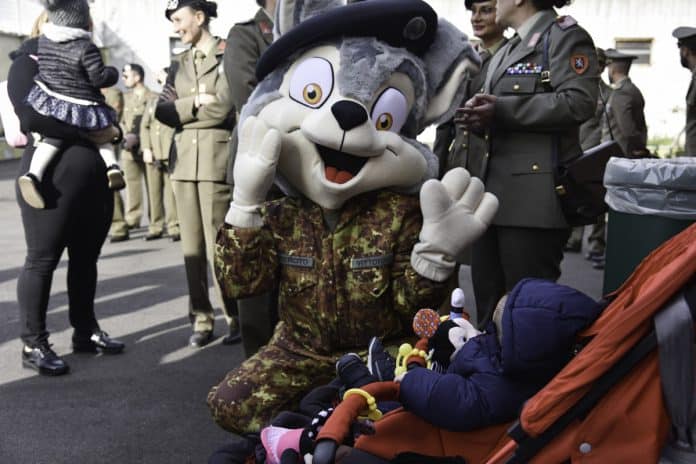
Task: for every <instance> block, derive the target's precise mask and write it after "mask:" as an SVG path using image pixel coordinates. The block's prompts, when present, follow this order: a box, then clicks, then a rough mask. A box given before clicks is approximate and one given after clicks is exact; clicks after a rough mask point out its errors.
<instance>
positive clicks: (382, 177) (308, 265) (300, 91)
mask: <svg viewBox="0 0 696 464" xmlns="http://www.w3.org/2000/svg"><path fill="white" fill-rule="evenodd" d="M274 32H275V35H276V40H275V42H274V43H273V44H272V45H271V46H270V48H269V49H268V50H267V51H266V53H265V54H264V55H263V56H262V57H261V59H260V61H259V63H258V66H257V70H256V73H257V77H258V78H259V85H258V86H257V88H256V89H255V90H254V92H253V94H252V95H251V97H250V98H249V101H248V103H247V104H246V105H245V107H244V108H243V109H242V114H241V117H240V121H239V124H240V127H241V130H240V132H239V147H238V150H237V155H236V160H235V166H234V182H235V186H234V192H233V200H232V203H231V205H230V209H229V212H228V213H227V216H226V218H225V221H226V223H225V224H224V225H223V226H222V228H221V229H220V231H219V234H218V239H217V246H216V255H215V267H216V277H217V278H218V280H219V282H220V284H221V287H222V288H223V289H224V291H225V293H226V294H227V295H228V296H229V297H231V298H244V297H248V296H251V295H255V294H259V293H263V292H267V291H269V290H271V289H272V288H274V287H276V286H277V287H279V300H278V314H279V319H280V322H279V323H278V325H277V327H276V329H275V333H274V335H273V338H272V340H271V341H270V342H269V344H268V345H266V346H265V347H263V348H262V349H261V350H260V351H259V352H258V353H257V354H255V355H254V356H253V357H251V358H249V359H248V360H246V361H244V362H243V363H242V364H241V365H240V366H239V367H238V368H236V369H234V370H232V371H231V372H229V373H228V374H227V376H226V377H225V379H224V380H223V381H222V382H221V383H220V384H219V385H218V386H216V387H213V389H212V390H211V391H210V393H209V395H208V405H209V406H210V408H211V411H212V413H213V416H214V418H215V420H216V421H217V422H218V424H219V425H220V426H222V427H223V428H225V429H227V430H230V431H232V432H236V433H239V434H246V433H253V432H258V430H259V429H260V428H261V427H262V426H264V425H265V424H266V423H267V421H268V420H269V419H270V418H271V417H272V416H274V415H275V414H276V413H278V412H279V411H280V410H282V409H288V408H291V407H292V406H293V405H296V404H297V401H298V400H299V399H300V398H301V397H302V396H303V395H304V394H305V393H306V392H308V391H309V390H310V389H311V388H313V387H314V386H316V385H320V384H324V383H327V382H328V381H330V380H331V379H332V378H333V377H334V376H335V362H336V360H337V359H338V357H340V356H341V355H342V354H344V353H346V352H349V351H356V352H360V351H363V352H364V351H365V348H366V347H367V343H368V341H369V340H370V338H371V337H372V336H379V337H382V338H383V339H384V340H385V342H386V343H388V344H399V343H400V342H401V341H402V340H403V339H404V338H405V337H409V336H411V335H412V334H411V332H410V330H411V329H410V326H411V320H412V318H413V315H414V312H415V310H417V309H418V308H422V307H436V306H437V305H438V304H439V303H440V302H441V301H442V300H443V298H444V296H445V295H444V294H445V291H446V287H445V284H444V282H445V281H446V280H447V278H448V277H449V276H450V275H451V273H452V271H453V270H454V267H455V262H456V259H457V257H458V256H459V254H460V253H461V252H462V251H463V250H464V249H465V248H466V247H467V246H468V245H470V244H471V243H472V242H473V241H474V240H475V239H476V238H478V237H479V236H480V235H481V234H482V233H483V231H484V230H485V229H486V227H487V226H488V224H489V223H490V221H491V220H492V218H493V216H494V214H495V212H496V209H497V200H496V199H495V197H493V196H492V195H490V194H488V193H484V189H483V185H482V183H481V182H480V181H479V180H478V179H475V178H473V179H472V178H471V177H470V176H469V174H468V173H467V172H466V171H465V170H463V169H456V170H453V171H450V172H449V173H448V174H447V175H446V176H445V177H444V178H443V179H442V181H438V180H435V179H434V177H435V175H436V173H437V160H436V158H435V155H433V153H432V152H431V151H430V149H429V148H427V147H426V146H424V145H422V144H420V143H418V142H417V141H416V140H415V138H416V135H417V134H418V133H419V132H420V131H421V130H423V129H424V128H425V127H427V126H428V125H430V124H434V123H439V122H441V121H444V120H446V119H448V118H450V117H452V115H453V113H454V110H455V105H456V102H459V101H461V94H462V92H463V84H464V80H465V78H466V76H467V73H475V72H477V71H478V65H479V59H478V55H477V54H476V53H475V52H474V51H473V49H472V47H471V46H470V45H469V43H468V39H467V37H466V36H465V35H464V34H463V33H462V32H460V31H459V30H457V29H456V28H455V27H454V26H452V25H451V24H449V23H448V22H447V21H444V20H439V21H438V18H437V15H436V13H435V12H434V11H433V10H432V8H431V7H430V6H428V5H427V3H425V2H423V1H421V0H365V1H358V2H350V3H349V4H345V2H341V1H337V0H311V1H310V0H304V1H301V0H297V1H283V0H281V1H280V2H279V4H278V8H277V13H276V22H275V31H274ZM274 182H275V183H276V184H277V185H278V186H279V187H280V188H281V189H282V190H283V191H284V192H285V193H286V194H287V196H286V197H285V198H282V199H280V200H275V201H269V202H266V201H265V198H266V194H267V192H268V190H269V189H270V187H271V186H272V184H273V183H274Z"/></svg>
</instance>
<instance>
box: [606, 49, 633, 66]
mask: <svg viewBox="0 0 696 464" xmlns="http://www.w3.org/2000/svg"><path fill="white" fill-rule="evenodd" d="M604 55H605V56H606V57H607V63H611V62H612V61H633V60H635V59H637V58H638V57H637V56H636V55H629V54H628V53H621V52H620V51H618V50H616V49H614V48H607V49H606V50H605V51H604Z"/></svg>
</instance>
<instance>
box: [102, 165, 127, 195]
mask: <svg viewBox="0 0 696 464" xmlns="http://www.w3.org/2000/svg"><path fill="white" fill-rule="evenodd" d="M106 177H108V178H109V188H110V189H111V190H122V189H123V188H124V187H125V186H126V181H125V179H124V178H123V171H121V168H119V167H118V166H116V165H115V164H113V165H111V166H109V167H108V168H107V169H106Z"/></svg>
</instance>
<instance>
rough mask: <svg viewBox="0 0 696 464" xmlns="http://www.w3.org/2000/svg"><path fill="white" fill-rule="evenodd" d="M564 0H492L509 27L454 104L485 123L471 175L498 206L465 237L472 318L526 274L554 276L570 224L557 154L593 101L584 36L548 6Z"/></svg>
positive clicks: (463, 120)
mask: <svg viewBox="0 0 696 464" xmlns="http://www.w3.org/2000/svg"><path fill="white" fill-rule="evenodd" d="M568 3H570V1H569V0H498V2H497V9H498V10H497V20H498V22H499V23H500V24H501V25H503V26H509V27H512V28H513V29H515V31H516V34H515V36H514V37H513V38H512V39H510V40H509V41H508V42H507V43H506V44H505V45H504V46H503V47H502V48H501V49H500V50H499V51H498V53H496V54H495V56H494V57H493V58H492V59H491V63H490V65H489V68H488V72H487V74H486V79H485V82H484V93H483V94H478V95H475V96H474V97H473V98H471V99H470V100H469V101H467V102H466V104H465V105H464V108H461V109H460V112H459V116H458V122H459V123H460V124H462V125H463V126H464V127H463V128H465V129H469V130H472V129H474V130H481V129H485V130H486V135H485V136H484V138H485V137H488V139H487V141H488V142H489V150H488V151H487V152H486V153H485V154H484V157H483V163H482V166H481V170H480V174H481V179H482V180H483V181H484V183H485V185H486V190H487V191H489V192H492V193H493V194H495V195H496V196H497V197H498V200H499V202H500V206H499V209H498V212H497V214H496V216H495V217H494V219H493V222H492V225H491V226H490V227H489V228H488V230H487V231H486V232H485V233H484V235H483V236H482V237H481V238H480V239H479V240H478V241H476V242H475V243H474V244H473V246H472V265H471V273H472V281H473V284H474V294H475V297H476V307H477V313H478V314H479V317H478V318H477V319H478V322H479V325H480V326H482V327H485V325H486V324H487V322H488V321H490V320H491V316H492V313H493V310H494V308H495V306H496V303H497V302H498V300H500V298H501V297H502V296H503V294H504V293H506V292H509V291H510V290H512V288H513V287H514V286H515V284H516V283H517V282H519V281H520V280H521V279H523V278H525V277H537V278H545V279H549V280H556V279H558V277H560V275H561V268H560V264H561V260H562V259H563V247H564V246H565V244H566V241H567V239H568V236H569V234H570V228H569V227H568V223H567V221H566V219H565V217H564V215H563V210H562V209H561V203H560V200H559V199H558V196H557V194H556V192H555V190H554V186H555V174H554V171H555V168H556V166H557V165H558V163H562V162H564V161H566V160H569V159H573V158H575V157H577V156H579V155H580V154H581V153H582V149H581V148H580V142H579V139H578V128H579V127H580V124H582V123H583V122H584V121H586V120H587V119H589V118H590V117H592V115H593V114H594V111H595V109H596V107H597V89H598V81H599V76H598V73H597V56H596V53H595V47H594V43H593V42H592V38H591V37H590V35H589V34H588V33H587V32H586V31H585V30H584V29H583V28H581V27H580V26H579V25H578V24H577V22H576V21H575V20H574V19H573V18H571V17H570V16H562V17H558V16H557V14H556V12H555V10H554V6H555V7H562V6H565V5H567V4H568Z"/></svg>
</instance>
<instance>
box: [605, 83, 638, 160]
mask: <svg viewBox="0 0 696 464" xmlns="http://www.w3.org/2000/svg"><path fill="white" fill-rule="evenodd" d="M611 109H612V112H613V113H614V119H615V120H616V125H617V126H618V128H619V132H620V133H621V134H623V136H624V137H625V138H626V150H627V152H628V153H626V156H629V157H631V156H634V154H636V155H641V154H642V152H643V151H644V150H645V145H644V144H643V140H642V137H641V132H640V130H639V129H638V126H637V125H636V121H635V114H636V113H637V112H638V111H642V108H641V109H639V108H636V107H635V102H634V101H633V98H632V96H631V95H630V94H628V93H626V92H620V91H615V92H614V99H613V101H612V106H611ZM637 152H641V153H637Z"/></svg>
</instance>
